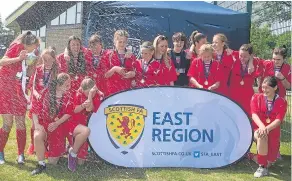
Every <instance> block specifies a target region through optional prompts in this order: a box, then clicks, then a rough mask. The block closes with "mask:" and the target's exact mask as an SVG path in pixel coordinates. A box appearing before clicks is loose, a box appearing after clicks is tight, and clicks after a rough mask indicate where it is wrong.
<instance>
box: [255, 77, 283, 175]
mask: <svg viewBox="0 0 292 181" xmlns="http://www.w3.org/2000/svg"><path fill="white" fill-rule="evenodd" d="M262 90H263V93H259V94H255V95H254V96H253V97H252V99H251V105H250V107H251V113H252V119H253V123H252V125H253V129H254V139H255V142H256V143H257V161H258V164H259V168H258V169H257V171H256V172H255V173H254V176H255V177H263V176H266V175H268V173H269V172H268V167H269V166H270V165H271V164H272V163H273V162H275V161H276V160H277V154H278V150H279V146H280V134H281V128H280V125H281V123H282V122H283V119H284V117H285V114H286V111H287V102H286V101H285V99H284V98H282V97H280V96H279V95H278V94H277V92H278V86H277V80H276V78H275V77H274V76H273V77H266V78H265V79H264V80H263V82H262Z"/></svg>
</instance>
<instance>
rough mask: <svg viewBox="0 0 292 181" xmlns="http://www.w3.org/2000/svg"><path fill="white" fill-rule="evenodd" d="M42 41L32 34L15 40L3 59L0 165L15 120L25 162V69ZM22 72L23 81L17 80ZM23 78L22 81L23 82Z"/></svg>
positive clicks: (20, 157) (0, 71) (0, 72)
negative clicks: (30, 55) (28, 60)
mask: <svg viewBox="0 0 292 181" xmlns="http://www.w3.org/2000/svg"><path fill="white" fill-rule="evenodd" d="M39 43H40V42H39V39H38V38H37V37H36V36H35V35H33V34H32V33H31V32H30V31H28V32H27V33H24V34H22V35H20V36H19V37H18V38H17V39H16V40H14V41H13V42H12V43H11V44H10V47H9V48H8V50H7V51H6V53H5V55H4V57H3V58H2V59H1V60H0V66H1V68H0V90H1V91H0V114H1V115H2V118H3V127H2V128H1V129H0V164H4V163H5V160H4V147H5V145H6V143H7V140H8V136H9V133H10V130H11V128H12V125H13V121H14V120H15V123H16V139H17V146H18V159H17V162H18V163H19V164H23V163H24V160H25V158H24V148H25V144H26V126H25V113H26V110H27V103H28V101H27V99H26V97H25V94H24V92H25V91H26V90H22V89H23V86H22V81H23V79H24V82H26V80H25V78H26V76H25V74H26V72H24V71H26V70H25V69H23V65H26V63H24V61H25V59H26V58H27V54H28V53H31V52H34V51H35V50H36V49H37V48H38V46H39ZM19 72H22V76H20V78H21V80H19V79H18V78H17V75H18V74H19ZM22 78H23V79H22Z"/></svg>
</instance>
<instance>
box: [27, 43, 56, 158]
mask: <svg viewBox="0 0 292 181" xmlns="http://www.w3.org/2000/svg"><path fill="white" fill-rule="evenodd" d="M41 60H42V65H39V66H38V67H37V68H36V72H35V74H34V75H33V76H32V77H31V79H30V82H31V83H30V84H32V85H31V87H32V97H31V101H32V102H36V101H37V100H39V99H40V98H41V96H42V94H43V92H44V91H45V90H46V89H47V88H48V86H49V84H50V82H51V81H52V80H55V79H56V77H57V74H58V64H57V61H56V54H55V50H54V48H53V47H48V48H47V49H45V50H43V52H42V54H41ZM34 108H35V107H34V106H33V105H32V108H31V110H30V112H29V117H30V118H31V119H32V116H31V115H32V112H33V109H34ZM30 134H31V144H30V146H29V148H28V150H27V153H28V154H29V155H32V154H34V145H33V142H34V141H33V137H34V136H33V135H34V125H33V121H32V127H31V129H30Z"/></svg>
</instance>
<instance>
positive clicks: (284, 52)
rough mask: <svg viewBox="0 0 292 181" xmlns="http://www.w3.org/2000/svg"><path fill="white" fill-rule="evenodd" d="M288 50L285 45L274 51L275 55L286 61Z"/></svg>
mask: <svg viewBox="0 0 292 181" xmlns="http://www.w3.org/2000/svg"><path fill="white" fill-rule="evenodd" d="M287 53H288V51H287V48H286V46H285V45H283V46H282V47H277V48H275V49H274V50H273V54H275V55H281V56H282V57H283V59H285V58H286V57H287Z"/></svg>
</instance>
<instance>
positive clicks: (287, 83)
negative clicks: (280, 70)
mask: <svg viewBox="0 0 292 181" xmlns="http://www.w3.org/2000/svg"><path fill="white" fill-rule="evenodd" d="M281 83H282V84H283V86H284V87H285V88H286V89H290V88H291V84H290V82H288V80H287V79H286V78H285V77H284V78H283V79H281Z"/></svg>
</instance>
